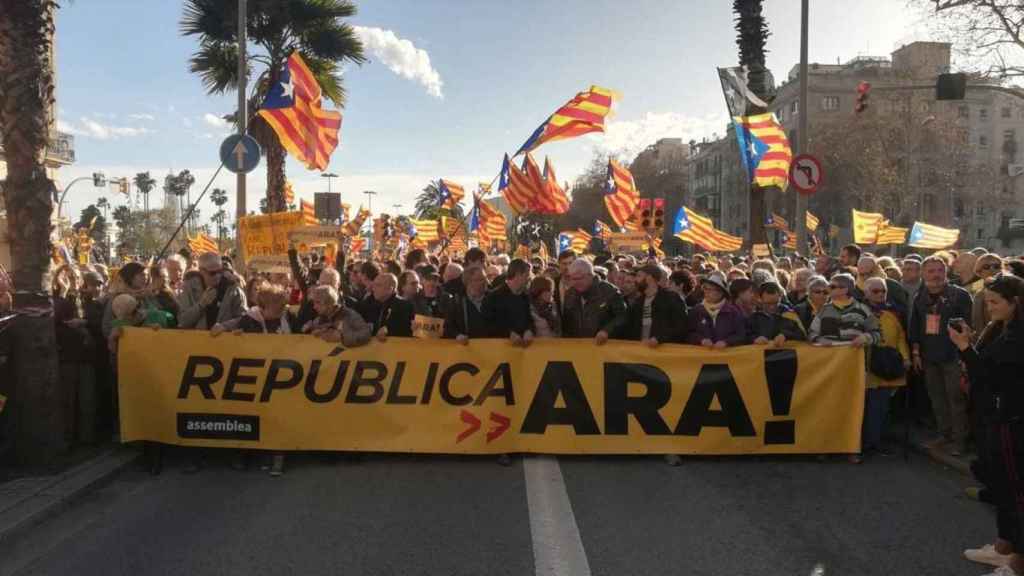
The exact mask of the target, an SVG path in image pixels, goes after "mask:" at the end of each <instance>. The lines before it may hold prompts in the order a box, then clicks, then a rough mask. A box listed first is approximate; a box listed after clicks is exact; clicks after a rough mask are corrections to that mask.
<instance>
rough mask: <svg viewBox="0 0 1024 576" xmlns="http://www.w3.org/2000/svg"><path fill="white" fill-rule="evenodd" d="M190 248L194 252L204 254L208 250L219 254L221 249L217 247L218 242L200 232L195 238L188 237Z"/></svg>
mask: <svg viewBox="0 0 1024 576" xmlns="http://www.w3.org/2000/svg"><path fill="white" fill-rule="evenodd" d="M188 249H189V250H191V251H192V253H193V254H203V253H206V252H213V253H214V254H219V253H220V250H218V249H217V243H216V242H214V241H213V239H212V238H210V237H209V236H207V235H206V234H203V233H202V232H200V233H199V234H198V235H197V236H196V237H195V238H189V239H188Z"/></svg>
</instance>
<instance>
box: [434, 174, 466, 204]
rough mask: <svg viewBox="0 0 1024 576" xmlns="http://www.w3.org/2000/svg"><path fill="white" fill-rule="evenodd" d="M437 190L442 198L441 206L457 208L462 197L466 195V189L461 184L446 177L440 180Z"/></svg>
mask: <svg viewBox="0 0 1024 576" xmlns="http://www.w3.org/2000/svg"><path fill="white" fill-rule="evenodd" d="M437 191H438V195H439V196H440V200H441V202H440V204H441V208H449V209H450V208H455V206H456V205H457V204H458V203H459V202H462V198H463V197H465V196H466V189H465V188H463V187H462V185H461V184H456V183H455V182H452V181H451V180H445V179H444V178H441V179H440V180H438V183H437Z"/></svg>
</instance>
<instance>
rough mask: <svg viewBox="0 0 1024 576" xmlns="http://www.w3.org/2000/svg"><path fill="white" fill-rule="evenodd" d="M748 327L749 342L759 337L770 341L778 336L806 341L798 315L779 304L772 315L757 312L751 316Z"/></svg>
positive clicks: (760, 311) (761, 311)
mask: <svg viewBox="0 0 1024 576" xmlns="http://www.w3.org/2000/svg"><path fill="white" fill-rule="evenodd" d="M749 325H750V333H749V335H748V337H749V339H750V341H751V342H753V341H754V340H756V339H757V338H758V337H759V336H763V337H765V338H767V339H769V340H772V339H774V338H775V337H776V336H778V335H779V334H782V335H783V336H785V337H786V340H790V341H796V342H804V341H806V340H807V330H806V329H805V328H804V327H803V323H802V321H801V320H800V315H799V314H798V313H797V312H796V311H795V310H793V309H792V308H789V307H788V306H785V305H784V304H781V303H780V304H779V307H778V309H777V310H776V311H775V312H773V313H769V312H765V311H763V310H758V311H757V312H754V313H753V314H751V316H750V320H749Z"/></svg>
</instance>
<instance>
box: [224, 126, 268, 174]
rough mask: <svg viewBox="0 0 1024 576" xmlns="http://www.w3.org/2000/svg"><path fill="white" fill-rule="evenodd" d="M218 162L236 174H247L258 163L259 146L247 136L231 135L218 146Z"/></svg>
mask: <svg viewBox="0 0 1024 576" xmlns="http://www.w3.org/2000/svg"><path fill="white" fill-rule="evenodd" d="M220 161H221V162H223V163H224V167H225V168H227V169H228V170H230V171H232V172H234V173H236V174H237V173H239V172H243V173H246V174H248V173H249V172H252V170H253V168H255V167H256V166H257V165H258V164H259V163H260V145H259V144H257V143H256V140H255V139H254V138H253V137H252V136H249V135H248V134H232V135H231V136H228V137H227V138H225V139H224V142H222V143H221V145H220Z"/></svg>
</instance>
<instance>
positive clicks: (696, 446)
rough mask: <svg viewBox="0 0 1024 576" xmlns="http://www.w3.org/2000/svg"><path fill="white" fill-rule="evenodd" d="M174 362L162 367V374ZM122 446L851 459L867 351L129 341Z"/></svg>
mask: <svg viewBox="0 0 1024 576" xmlns="http://www.w3.org/2000/svg"><path fill="white" fill-rule="evenodd" d="M155 355H159V357H160V362H153V361H152V359H153V358H154V357H155ZM118 357H119V359H120V360H119V361H120V363H119V370H120V372H119V376H120V377H119V379H118V380H119V384H120V406H121V438H122V440H123V441H126V442H127V441H134V440H151V441H155V442H163V443H167V444H182V445H189V446H221V447H241V448H259V449H270V450H364V451H379V452H438V453H477V454H485V453H511V452H539V453H556V454H581V453H595V454H628V453H644V454H764V453H786V454H793V453H848V452H856V451H858V450H859V449H860V431H861V419H862V416H863V408H864V374H865V372H864V352H863V350H858V349H855V348H852V347H841V348H839V347H835V348H817V347H814V346H810V345H806V344H804V345H797V346H795V347H793V348H784V349H772V348H766V347H762V346H743V347H738V348H731V349H726V350H714V351H711V350H706V349H702V348H698V347H693V346H681V345H662V346H660V347H658V348H657V349H650V348H647V347H646V346H643V345H641V344H639V343H634V342H609V343H608V344H606V345H605V346H603V347H601V348H597V347H596V345H595V344H594V343H593V341H591V340H571V339H566V340H555V339H550V340H545V339H540V340H536V341H534V342H533V344H532V345H531V346H529V347H528V348H522V347H520V346H515V345H513V344H511V343H509V342H508V341H505V340H484V339H481V340H473V341H471V342H469V343H468V344H467V345H461V344H458V343H455V342H452V341H450V340H437V339H401V338H390V339H388V341H387V342H385V343H380V342H377V341H373V342H371V343H370V344H368V345H366V346H363V347H359V348H344V347H343V346H339V345H337V344H334V343H329V342H325V341H322V340H319V339H316V338H314V337H312V336H301V335H262V334H247V335H244V336H241V337H224V336H221V337H219V338H218V339H217V340H213V339H211V337H210V335H209V334H208V333H205V332H193V331H177V330H160V331H154V330H148V329H136V328H129V329H127V332H126V334H125V336H124V337H123V338H122V339H121V343H120V350H119V354H118Z"/></svg>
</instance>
